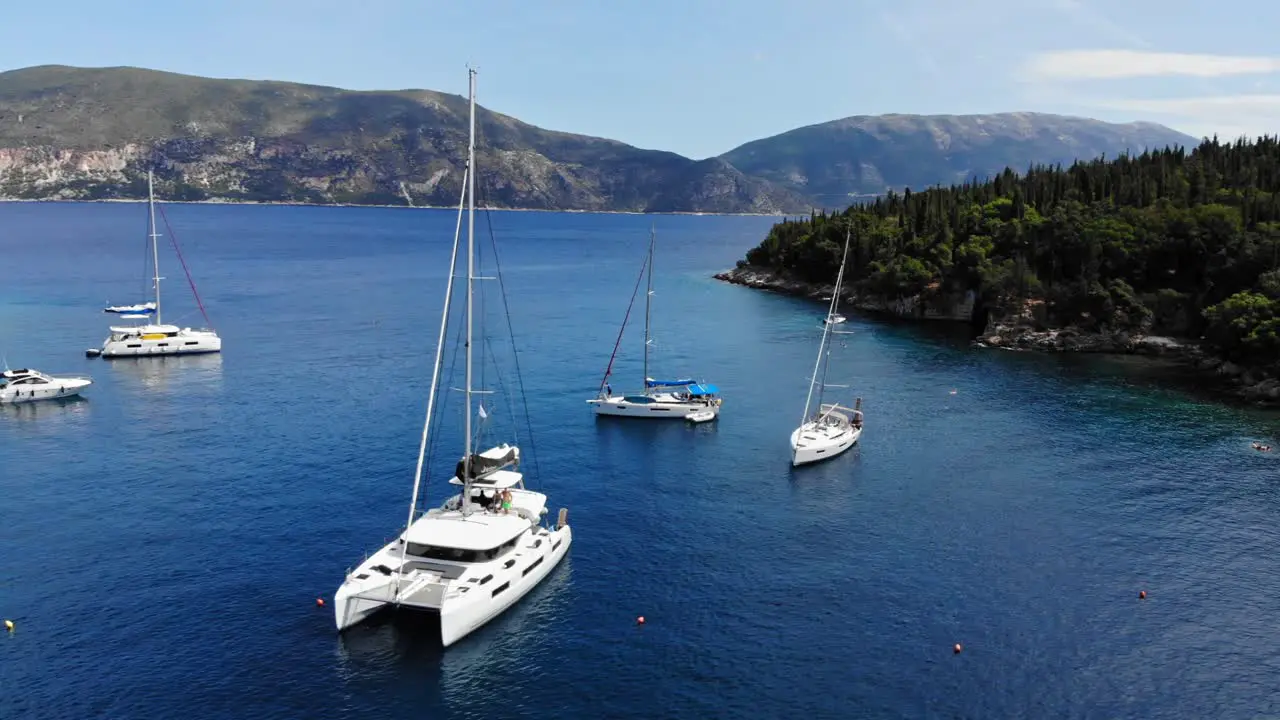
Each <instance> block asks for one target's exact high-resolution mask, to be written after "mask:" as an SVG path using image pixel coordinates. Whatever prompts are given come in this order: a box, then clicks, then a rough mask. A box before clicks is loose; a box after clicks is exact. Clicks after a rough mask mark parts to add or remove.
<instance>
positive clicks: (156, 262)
mask: <svg viewBox="0 0 1280 720" xmlns="http://www.w3.org/2000/svg"><path fill="white" fill-rule="evenodd" d="M151 178H152V173H151V171H150V170H148V171H147V210H148V212H149V213H150V214H151V269H152V271H153V277H152V280H151V282H152V284H153V285H154V287H155V290H156V324H157V325H159V324H160V280H161V278H160V240H159V238H160V234H159V233H157V232H156V193H155V187H154V184H153V182H152V179H151Z"/></svg>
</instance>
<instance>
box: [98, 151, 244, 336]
mask: <svg viewBox="0 0 1280 720" xmlns="http://www.w3.org/2000/svg"><path fill="white" fill-rule="evenodd" d="M147 211H148V214H149V217H150V220H149V228H150V233H149V235H148V238H149V242H148V245H149V248H148V249H150V250H151V267H152V270H153V275H152V278H151V282H152V289H153V292H154V293H155V298H154V299H153V300H151V301H149V302H145V303H137V304H134V305H113V306H108V307H106V308H103V312H106V313H111V314H113V315H117V316H119V317H120V318H121V319H122V320H148V321H150V322H147V323H145V324H137V325H124V326H113V327H111V328H110V330H111V334H110V335H109V336H107V339H106V340H104V341H103V342H102V347H100V348H89V349H88V350H86V351H85V355H87V356H89V357H97V356H99V355H101V356H102V357H104V358H114V357H131V356H132V357H136V356H151V355H194V354H199V353H216V352H221V351H222V338H220V337H218V333H216V332H214V331H213V330H211V329H209V328H203V329H199V330H196V329H192V328H189V327H178V326H177V325H166V324H164V322H163V320H162V319H161V315H160V310H161V307H160V281H161V280H163V279H164V278H162V277H160V233H159V232H157V231H156V196H155V185H154V181H153V177H152V173H151V171H147ZM166 222H167V221H166ZM173 247H174V251H175V252H179V254H178V259H179V261H180V262H182V269H183V271H184V272H186V261H184V260H182V255H181V252H180V251H178V246H177V244H176V243H175V244H174V246H173ZM187 280H188V282H191V275H190V274H189V273H188V274H187ZM191 292H192V294H193V295H194V296H195V299H196V304H197V305H199V307H200V312H201V314H204V303H202V302H200V295H199V294H198V293H196V288H195V283H194V282H191ZM204 319H205V322H206V323H207V322H208V321H209V316H208V315H207V314H206V315H205V318H204Z"/></svg>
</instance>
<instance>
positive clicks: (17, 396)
mask: <svg viewBox="0 0 1280 720" xmlns="http://www.w3.org/2000/svg"><path fill="white" fill-rule="evenodd" d="M92 384H93V380H91V379H89V378H87V377H69V376H65V375H47V374H45V373H42V372H40V371H39V370H31V369H26V368H24V369H22V370H5V371H4V372H0V403H27V402H35V401H37V400H56V399H58V398H66V397H73V396H76V395H79V394H80V391H81V390H84V389H85V388H87V387H89V386H90V385H92Z"/></svg>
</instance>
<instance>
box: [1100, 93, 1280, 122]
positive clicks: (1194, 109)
mask: <svg viewBox="0 0 1280 720" xmlns="http://www.w3.org/2000/svg"><path fill="white" fill-rule="evenodd" d="M1095 103H1096V104H1097V105H1099V106H1100V107H1109V108H1114V109H1116V110H1133V111H1135V112H1149V113H1161V114H1164V115H1181V116H1183V117H1203V116H1206V115H1225V114H1230V113H1239V114H1242V115H1261V116H1264V117H1271V118H1274V119H1275V120H1276V122H1277V125H1280V95H1211V96H1208V97H1189V98H1160V99H1146V100H1144V99H1133V98H1124V99H1114V100H1100V101H1095Z"/></svg>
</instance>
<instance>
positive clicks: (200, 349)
mask: <svg viewBox="0 0 1280 720" xmlns="http://www.w3.org/2000/svg"><path fill="white" fill-rule="evenodd" d="M216 352H222V338H220V337H218V336H217V335H215V334H213V333H211V332H201V331H186V330H184V331H181V332H179V333H178V334H177V335H174V336H169V337H160V338H148V337H145V336H143V337H132V338H127V339H124V340H110V339H109V340H107V341H105V342H103V343H102V350H101V352H99V353H98V354H100V355H102V357H104V358H115V357H142V356H147V357H150V356H154V355H197V354H200V353H216Z"/></svg>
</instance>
